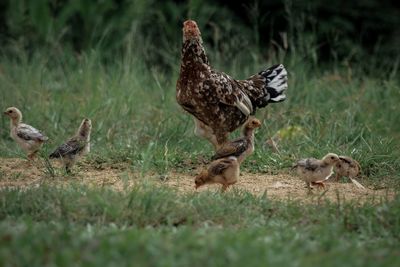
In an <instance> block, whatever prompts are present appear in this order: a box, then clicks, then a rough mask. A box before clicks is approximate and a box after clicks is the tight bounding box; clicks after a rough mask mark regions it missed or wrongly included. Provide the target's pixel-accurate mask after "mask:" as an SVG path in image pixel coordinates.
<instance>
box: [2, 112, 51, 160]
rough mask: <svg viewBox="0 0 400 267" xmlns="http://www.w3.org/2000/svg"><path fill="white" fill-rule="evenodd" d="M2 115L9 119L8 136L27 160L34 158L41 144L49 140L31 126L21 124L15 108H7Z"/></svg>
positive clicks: (20, 115)
mask: <svg viewBox="0 0 400 267" xmlns="http://www.w3.org/2000/svg"><path fill="white" fill-rule="evenodd" d="M4 115H6V116H8V117H10V119H11V124H10V136H11V138H12V139H14V140H15V141H16V142H17V144H18V145H19V146H20V147H21V148H22V150H24V152H25V153H26V154H27V156H28V159H29V160H33V159H34V158H35V157H36V154H37V152H38V151H39V150H40V148H41V147H42V145H43V143H44V142H46V141H47V140H48V139H49V138H48V137H47V136H45V135H43V134H42V133H41V132H40V131H39V130H37V129H35V128H33V127H32V126H30V125H28V124H25V123H22V113H21V111H20V110H19V109H17V108H16V107H9V108H7V109H6V110H5V111H4Z"/></svg>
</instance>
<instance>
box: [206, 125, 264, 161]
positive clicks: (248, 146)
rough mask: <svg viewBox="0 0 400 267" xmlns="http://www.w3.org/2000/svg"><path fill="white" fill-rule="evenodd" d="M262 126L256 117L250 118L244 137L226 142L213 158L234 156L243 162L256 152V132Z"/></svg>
mask: <svg viewBox="0 0 400 267" xmlns="http://www.w3.org/2000/svg"><path fill="white" fill-rule="evenodd" d="M260 126H261V122H260V121H259V120H257V119H256V118H250V119H249V120H248V121H247V122H246V123H245V125H244V127H243V132H242V137H240V138H237V139H234V140H232V141H228V142H226V143H224V144H223V145H222V146H221V147H220V148H219V149H218V150H217V151H216V152H215V155H214V156H213V157H212V159H213V160H215V159H220V158H226V157H229V156H234V157H236V158H237V160H238V162H239V164H241V163H242V162H243V161H244V160H245V159H246V158H247V157H248V156H249V155H251V154H252V153H253V152H254V132H255V129H257V128H259V127H260Z"/></svg>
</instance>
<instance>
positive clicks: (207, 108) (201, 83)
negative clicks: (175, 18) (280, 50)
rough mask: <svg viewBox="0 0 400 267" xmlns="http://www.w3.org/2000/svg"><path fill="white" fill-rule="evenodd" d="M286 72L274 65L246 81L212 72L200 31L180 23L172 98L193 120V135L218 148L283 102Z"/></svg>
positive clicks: (189, 21)
mask: <svg viewBox="0 0 400 267" xmlns="http://www.w3.org/2000/svg"><path fill="white" fill-rule="evenodd" d="M286 89H287V72H286V69H285V68H284V66H283V65H275V66H272V67H270V68H268V69H266V70H263V71H261V72H260V73H258V74H255V75H253V76H251V77H250V78H248V79H246V80H235V79H233V78H231V77H230V76H229V75H227V74H225V73H223V72H219V71H216V70H214V69H213V68H212V67H211V65H210V63H209V61H208V58H207V55H206V53H205V50H204V47H203V42H202V39H201V34H200V30H199V28H198V27H197V24H196V22H195V21H193V20H188V21H185V22H184V24H183V46H182V58H181V68H180V74H179V78H178V81H177V85H176V99H177V101H178V103H179V105H181V106H182V108H183V109H184V110H186V111H187V112H189V113H190V114H192V115H193V116H194V117H195V124H196V128H195V134H196V135H198V136H201V137H204V138H206V139H208V140H209V141H210V142H211V143H212V144H213V145H214V148H216V149H218V148H219V147H220V146H221V145H222V144H223V143H225V142H226V141H227V139H228V135H229V133H230V132H233V131H234V130H236V129H237V128H238V127H240V126H241V125H243V123H244V122H246V121H247V119H248V118H249V116H250V115H252V114H254V113H255V112H256V109H257V108H262V107H265V106H266V105H268V104H269V103H275V102H281V101H284V100H285V98H286V96H285V90H286Z"/></svg>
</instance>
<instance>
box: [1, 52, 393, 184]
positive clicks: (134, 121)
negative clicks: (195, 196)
mask: <svg viewBox="0 0 400 267" xmlns="http://www.w3.org/2000/svg"><path fill="white" fill-rule="evenodd" d="M177 46H179V44H177ZM208 50H209V51H210V52H212V49H211V48H209V49H208ZM249 53H250V51H249ZM210 54H211V55H210V58H211V62H214V61H216V63H215V65H220V64H222V63H221V61H218V60H213V56H215V53H210ZM173 56H174V61H173V62H171V65H174V66H175V68H174V71H173V72H172V74H171V73H167V72H165V71H162V70H158V69H157V68H155V67H153V66H148V65H146V64H144V63H143V62H141V61H140V57H139V55H136V54H134V55H131V57H130V58H123V59H119V58H117V59H116V60H115V62H114V63H109V64H105V63H102V61H101V60H100V59H99V58H98V55H97V54H96V52H93V53H92V54H89V55H86V56H82V57H81V58H70V57H68V54H65V55H63V56H60V57H56V59H54V55H47V54H44V53H40V52H37V53H35V55H34V56H32V57H31V58H29V57H28V56H27V55H26V56H24V52H21V58H19V59H15V58H13V57H7V56H2V57H1V58H0V65H1V66H2V72H1V75H0V99H1V100H0V101H1V102H0V107H1V109H5V108H6V107H8V106H17V107H19V108H20V109H21V110H22V112H23V114H24V119H25V121H26V122H28V123H30V124H32V125H33V126H35V127H37V128H39V129H41V130H42V131H44V132H45V133H46V134H47V135H48V136H49V137H50V141H49V142H48V144H47V145H46V147H45V149H44V150H45V154H46V153H49V152H51V150H52V149H54V148H55V147H56V146H57V145H58V144H60V143H61V142H62V141H63V140H65V139H66V138H67V137H68V136H70V135H71V134H73V133H74V132H75V130H76V128H77V127H78V125H79V123H80V121H81V119H82V118H83V117H85V116H87V117H90V118H91V119H92V121H93V133H92V145H93V146H92V152H91V154H90V158H91V160H93V161H97V162H110V163H115V162H128V163H130V164H131V166H132V168H134V169H135V170H140V171H141V172H142V173H145V172H147V171H149V170H156V171H158V172H166V171H170V170H173V169H176V168H179V167H180V166H182V164H183V168H181V171H185V166H184V162H187V159H190V160H191V161H192V162H194V163H196V162H197V161H198V159H199V158H202V157H206V158H208V157H209V156H210V155H211V154H212V151H211V146H210V145H209V144H208V143H207V142H206V141H204V140H201V139H199V138H197V137H196V136H194V134H193V122H192V119H191V117H190V116H189V115H188V114H186V113H184V112H183V111H182V109H181V108H180V107H179V106H178V105H177V103H176V101H175V82H176V79H177V75H178V68H179V52H176V53H175V54H174V55H173ZM292 58H293V57H290V58H289V57H287V60H284V62H286V65H287V68H288V70H289V89H288V92H287V96H288V99H287V101H285V102H283V103H279V104H274V105H270V106H268V107H267V108H265V109H262V110H259V111H258V112H257V114H256V116H257V117H258V118H260V119H261V120H262V121H263V127H262V128H261V129H260V130H259V131H258V132H257V134H256V138H257V144H256V152H255V154H254V155H253V156H252V157H251V158H250V159H249V160H248V161H247V162H246V163H245V164H244V166H243V169H244V170H247V171H254V172H276V171H280V170H282V169H285V168H288V167H290V166H291V165H292V163H293V162H294V161H295V160H296V159H299V158H303V157H310V156H313V157H321V156H323V155H324V154H326V153H327V152H335V153H339V154H345V155H350V156H352V157H354V158H356V159H357V160H359V161H360V163H361V165H362V167H363V171H364V174H365V176H366V177H367V178H368V179H367V180H368V181H369V182H371V183H381V182H382V181H385V182H390V183H392V184H395V185H398V184H399V179H398V178H399V176H398V173H399V172H400V162H399V158H400V157H399V155H400V152H399V151H400V150H399V147H400V146H399V141H398V140H399V137H400V136H399V132H400V117H399V116H398V114H399V112H400V108H399V107H400V106H399V105H398V103H399V101H400V86H399V79H398V76H397V75H394V76H393V75H389V74H386V73H377V74H376V75H375V76H371V75H367V74H365V73H364V72H362V71H361V70H359V69H355V70H352V69H350V68H349V67H347V68H343V67H340V66H334V68H326V67H325V69H324V70H320V69H318V68H311V67H309V66H308V65H305V66H303V65H302V64H307V61H306V63H302V62H301V61H300V59H296V58H295V59H294V60H293V59H292ZM305 60H306V59H305ZM260 61H261V60H260V59H259V58H258V59H257V60H252V59H251V58H247V59H245V58H243V57H238V58H234V59H232V62H231V64H230V65H229V66H228V65H226V66H225V67H224V66H220V68H221V69H223V70H224V71H226V72H228V73H230V74H232V76H234V77H237V78H245V77H248V76H250V75H251V74H253V73H255V72H257V71H258V70H260V69H262V68H263V67H266V66H268V65H270V64H272V63H276V61H274V62H267V61H266V62H262V63H260ZM237 66H244V67H242V68H240V69H239V68H237ZM8 124H9V122H8V119H7V118H5V117H4V116H2V117H1V120H0V127H1V129H4V131H1V132H0V135H1V139H0V155H1V156H3V157H15V156H21V155H22V153H21V151H20V150H19V149H18V148H17V146H16V145H15V143H13V142H12V140H11V139H10V138H9V136H8V128H9V126H8ZM289 126H298V127H300V128H301V129H302V134H298V135H296V136H294V137H293V138H288V139H285V140H283V141H282V142H281V144H280V148H281V153H280V154H275V153H272V152H271V150H270V149H269V148H268V147H267V146H266V145H265V140H266V139H267V138H269V137H270V136H272V135H274V134H275V133H276V132H277V131H278V130H281V129H286V128H287V127H289ZM254 162H256V163H254ZM391 178H393V179H391Z"/></svg>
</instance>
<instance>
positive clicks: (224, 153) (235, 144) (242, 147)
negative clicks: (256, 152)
mask: <svg viewBox="0 0 400 267" xmlns="http://www.w3.org/2000/svg"><path fill="white" fill-rule="evenodd" d="M248 147H249V142H248V140H247V139H246V138H238V139H236V140H233V141H231V142H228V143H225V144H224V145H223V146H222V147H221V148H220V149H218V150H217V151H216V152H215V154H214V156H212V158H211V159H212V160H216V159H220V158H225V157H229V156H234V157H239V156H240V155H241V154H243V153H244V152H245V151H246V150H247V148H248Z"/></svg>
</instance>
